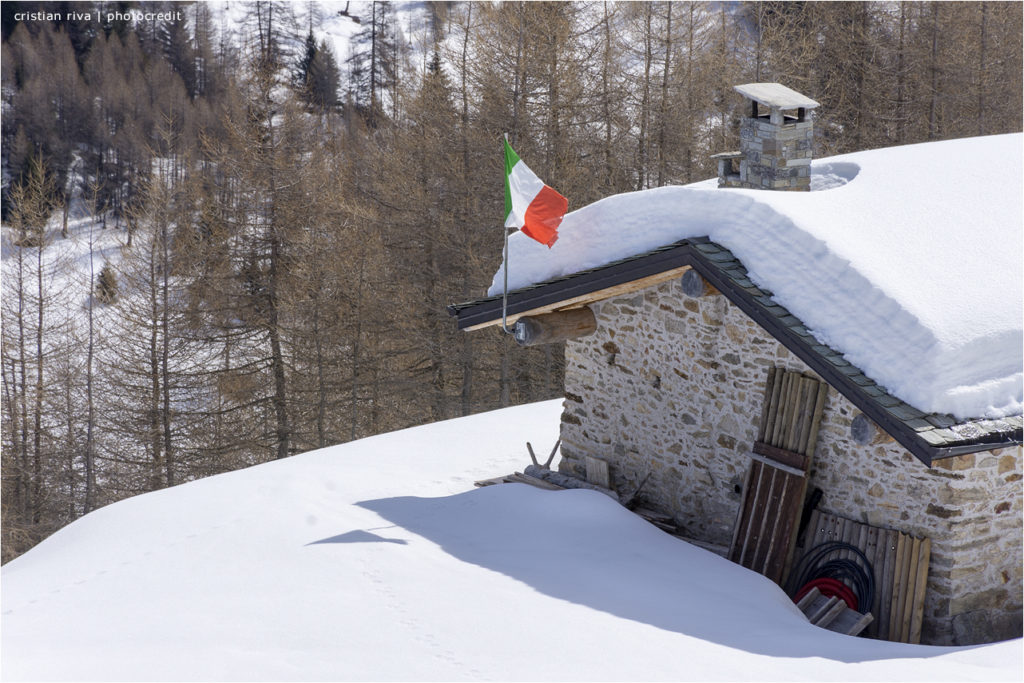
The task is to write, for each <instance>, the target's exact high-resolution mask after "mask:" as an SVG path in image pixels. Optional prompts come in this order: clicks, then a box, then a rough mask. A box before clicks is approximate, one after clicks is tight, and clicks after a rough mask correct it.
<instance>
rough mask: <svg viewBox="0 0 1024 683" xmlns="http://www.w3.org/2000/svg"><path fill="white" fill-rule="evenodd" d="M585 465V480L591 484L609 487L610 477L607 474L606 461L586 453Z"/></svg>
mask: <svg viewBox="0 0 1024 683" xmlns="http://www.w3.org/2000/svg"><path fill="white" fill-rule="evenodd" d="M586 465H587V481H589V482H590V483H591V484H597V485H598V486H603V487H605V488H606V489H609V488H611V486H612V484H611V477H610V476H609V474H608V461H607V460H601V459H600V458H595V457H593V456H590V455H588V456H587V457H586Z"/></svg>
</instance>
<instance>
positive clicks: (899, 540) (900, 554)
mask: <svg viewBox="0 0 1024 683" xmlns="http://www.w3.org/2000/svg"><path fill="white" fill-rule="evenodd" d="M804 538H805V540H804V546H803V550H802V552H801V558H802V557H803V556H804V555H807V554H808V553H811V552H813V551H814V549H815V548H816V547H817V546H819V545H820V544H822V543H827V542H829V541H842V542H844V543H848V544H850V545H851V546H853V547H855V548H858V549H859V550H860V551H861V552H863V553H864V555H865V557H866V558H867V559H868V561H869V562H870V563H871V568H872V573H873V575H874V580H875V596H874V600H872V604H871V605H870V606H867V605H862V606H860V608H861V610H865V609H867V610H868V611H869V612H870V614H872V615H873V617H874V618H873V619H870V620H864V622H863V623H856V620H854V622H851V624H850V626H851V628H853V627H854V626H855V625H857V626H859V628H861V629H864V628H866V629H867V630H866V635H868V636H872V637H875V638H878V639H881V640H891V641H894V642H901V643H920V642H921V625H922V622H923V620H924V600H925V594H926V588H927V583H928V564H929V559H930V557H931V541H930V540H929V539H928V538H915V537H913V536H910V535H908V534H904V533H901V532H899V531H895V530H893V529H883V528H879V527H873V526H870V525H868V524H863V523H860V522H855V521H853V520H850V519H846V518H843V517H840V516H838V515H832V514H828V513H825V512H821V511H819V510H815V511H814V512H813V513H812V514H811V517H810V521H809V523H808V529H807V531H806V533H805V536H804ZM854 557H856V554H855V553H854V552H853V551H850V550H843V551H839V552H836V553H834V554H830V555H828V556H827V557H826V558H825V559H826V560H831V559H841V558H845V559H849V558H854ZM794 579H795V577H794ZM788 588H789V590H790V591H791V592H792V591H796V590H798V589H799V588H800V587H799V586H794V585H792V584H790V585H789V586H788ZM836 619H837V621H840V620H842V621H841V622H840V623H841V624H843V625H844V626H843V627H844V628H845V624H846V623H847V621H849V620H850V619H851V617H849V616H843V615H840V616H837V617H836ZM837 630H838V629H837ZM858 632H859V631H858Z"/></svg>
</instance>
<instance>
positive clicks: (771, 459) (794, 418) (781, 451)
mask: <svg viewBox="0 0 1024 683" xmlns="http://www.w3.org/2000/svg"><path fill="white" fill-rule="evenodd" d="M827 393H828V385H827V384H825V383H824V382H822V381H821V380H818V379H816V378H814V377H809V376H807V375H804V374H802V373H799V372H791V371H788V370H785V369H783V368H770V369H769V371H768V381H767V383H766V384H765V393H764V403H763V404H762V406H761V419H760V423H759V425H758V435H757V441H756V442H755V443H754V445H753V447H752V449H751V451H752V452H751V453H750V454H749V455H750V458H751V463H750V470H749V471H748V472H747V479H746V484H745V486H744V492H743V502H742V504H741V505H740V510H739V513H738V515H737V519H736V526H735V528H734V530H733V541H732V545H731V547H730V550H729V559H730V560H732V561H733V562H736V563H737V564H740V565H743V566H744V567H747V568H748V569H753V570H754V571H756V572H758V573H760V574H763V575H765V576H767V577H768V578H770V579H771V580H773V581H775V582H776V583H778V584H781V583H782V581H783V579H784V578H785V575H786V572H787V571H788V570H789V564H790V562H791V561H792V556H793V549H794V545H795V543H796V534H797V530H798V526H799V523H800V513H801V509H802V506H803V501H804V494H805V493H806V491H807V472H808V470H809V469H810V466H811V460H812V458H813V456H814V447H815V445H816V444H817V440H818V429H819V427H820V425H821V413H822V410H823V408H824V405H825V397H826V395H827Z"/></svg>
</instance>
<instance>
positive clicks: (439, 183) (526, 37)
mask: <svg viewBox="0 0 1024 683" xmlns="http://www.w3.org/2000/svg"><path fill="white" fill-rule="evenodd" d="M230 4H232V5H234V6H235V8H236V9H235V10H234V13H233V14H231V15H230V18H227V15H226V14H225V9H224V6H225V3H221V4H216V3H202V2H184V3H172V2H87V3H68V2H5V3H4V4H3V6H2V12H3V17H2V18H3V54H2V83H0V85H2V89H0V95H2V107H3V110H2V112H3V118H2V124H3V125H2V150H3V153H2V162H3V206H2V208H3V226H4V227H3V259H4V260H3V304H2V309H3V310H2V314H3V319H2V330H3V338H2V373H3V374H2V390H3V393H2V397H0V403H2V475H3V478H2V491H0V494H2V507H3V509H2V520H3V521H2V549H3V561H5V562H6V561H8V560H9V559H11V558H13V557H16V556H17V555H18V554H20V553H22V552H24V551H25V550H27V549H28V548H30V547H32V546H33V545H35V544H36V543H38V542H39V541H40V540H42V539H43V538H45V537H46V536H47V535H49V534H50V533H52V532H54V531H55V530H57V529H59V528H61V527H62V526H64V525H66V524H68V523H69V522H71V521H73V520H74V519H76V518H77V517H80V516H81V515H83V514H85V513H87V512H89V511H91V510H94V509H96V508H98V507H101V506H103V505H106V504H108V503H110V502H113V501H116V500H119V499H122V498H124V497H127V496H131V495H135V494H138V493H142V492H147V491H153V490H157V489H160V488H163V487H167V486H173V485H175V484H179V483H182V482H185V481H189V480H193V479H196V478H199V477H204V476H209V475H212V474H216V473H219V472H225V471H229V470H233V469H237V468H240V467H245V466H249V465H252V464H256V463H260V462H265V461H268V460H271V459H274V458H282V457H287V456H290V455H292V454H295V453H300V452H302V451H305V450H309V449H313V448H319V447H322V446H327V445H331V444H335V443H339V442H343V441H348V440H351V439H357V438H362V437H365V436H369V435H372V434H377V433H380V432H383V431H389V430H393V429H398V428H402V427H407V426H411V425H415V424H421V423H424V422H431V421H436V420H442V419H446V418H451V417H456V416H460V415H467V414H470V413H474V412H479V411H483V410H490V409H493V408H497V407H502V406H508V405H512V404H517V403H523V402H530V401H536V400H540V399H547V398H553V397H557V396H559V395H560V393H561V386H562V365H563V359H562V352H561V348H560V347H558V346H545V347H541V348H529V349H526V348H519V347H517V346H516V345H515V343H514V342H512V341H511V340H510V339H509V338H508V336H506V335H503V334H502V333H501V332H499V331H497V330H495V329H490V330H485V331H481V332H476V333H472V334H465V333H460V332H458V331H457V330H456V329H455V325H454V323H453V322H452V321H451V319H450V318H449V317H448V314H447V312H446V310H445V306H446V305H447V304H449V303H452V302H455V301H463V300H468V299H472V298H475V297H478V296H481V295H482V294H483V293H484V291H485V290H486V288H487V287H488V285H489V284H490V282H491V278H492V275H493V274H494V272H495V270H496V269H497V267H498V266H499V264H500V257H501V245H502V240H503V228H502V222H503V216H504V205H503V201H504V195H503V191H502V188H503V166H502V143H501V140H502V135H503V134H505V133H507V134H508V136H509V140H510V141H511V143H512V145H513V146H514V147H515V149H516V151H517V152H518V153H519V155H520V156H521V157H522V159H523V160H524V161H525V162H526V163H527V164H529V165H530V167H531V168H532V169H533V170H534V171H535V172H536V173H537V174H538V175H539V176H540V177H541V178H543V179H544V181H545V182H547V183H548V184H550V185H551V186H553V187H554V188H556V189H557V190H558V191H559V192H561V193H562V194H564V195H565V196H567V197H568V198H569V202H570V209H575V208H579V207H581V206H584V205H586V204H588V203H590V202H593V201H595V200H597V199H600V198H602V197H606V196H608V195H612V194H616V193H620V192H626V191H632V190H642V189H646V188H651V187H657V186H661V185H667V184H685V183H688V182H692V181H697V180H702V179H704V178H707V177H711V176H713V175H715V168H714V166H713V163H712V162H711V161H710V159H709V156H710V155H712V154H715V153H717V152H722V151H727V150H730V149H734V148H735V147H736V146H737V140H736V136H737V132H738V131H737V129H738V120H739V117H740V116H743V115H744V114H745V112H744V111H742V98H741V97H739V96H738V95H737V94H736V93H735V92H734V91H733V89H732V87H733V86H734V85H736V84H740V83H748V82H755V81H778V82H781V83H783V84H785V85H787V86H789V87H791V88H793V89H795V90H797V91H799V92H801V93H804V94H806V95H808V96H809V97H812V98H814V99H816V100H817V101H819V102H820V103H821V106H820V108H818V109H817V110H815V121H816V122H815V132H816V138H815V149H814V154H815V157H816V158H820V157H824V156H829V155H833V154H839V153H844V152H851V151H857V150H863V149H870V148H878V147H886V146H892V145H900V144H907V143H914V142H922V141H927V140H938V139H947V138H958V137H967V136H974V135H986V134H995V133H1004V132H1010V131H1019V130H1021V127H1022V120H1021V111H1022V90H1024V86H1022V80H1021V79H1022V76H1021V74H1022V70H1024V69H1022V58H1021V55H1022V43H1021V38H1022V30H1021V25H1022V11H1021V8H1022V5H1021V3H1019V2H878V3H875V2H806V3H804V2H604V1H593V2H531V3H521V2H502V3H496V2H495V3H492V2H426V3H389V2H370V1H365V2H307V3H288V2H274V1H252V2H245V3H237V2H236V3H230ZM239 6H240V7H242V8H243V9H244V12H238V11H237V8H238V7H239ZM72 10H74V12H72ZM132 10H139V11H141V10H144V11H145V12H146V13H150V14H156V13H160V12H164V13H167V14H168V15H174V17H175V18H174V19H173V20H155V19H144V18H143V19H140V18H139V17H138V16H133V15H132ZM87 11H91V12H93V13H94V14H93V16H91V17H90V18H89V19H87V20H86V19H82V18H80V15H81V14H84V13H87ZM29 13H31V16H29V17H27V18H26V15H27V14H29ZM339 16H340V17H342V18H343V19H345V20H347V21H350V22H351V28H352V31H353V34H352V39H351V41H350V43H349V44H348V48H347V51H346V53H345V54H339V53H338V51H337V49H336V47H335V45H332V44H331V42H330V41H328V40H326V39H325V38H324V37H323V34H322V32H321V30H320V27H321V25H322V24H323V23H324V22H326V20H327V18H331V19H332V20H337V18H338V17H339ZM412 16H415V19H416V20H415V21H413V20H412V19H410V17H412ZM19 17H20V18H19ZM403 17H404V19H403ZM917 171H918V172H927V169H917ZM998 172H999V171H998V169H993V173H998ZM410 455H412V456H415V454H410ZM225 504H226V505H230V501H225Z"/></svg>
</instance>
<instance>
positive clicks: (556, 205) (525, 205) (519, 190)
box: [505, 140, 569, 249]
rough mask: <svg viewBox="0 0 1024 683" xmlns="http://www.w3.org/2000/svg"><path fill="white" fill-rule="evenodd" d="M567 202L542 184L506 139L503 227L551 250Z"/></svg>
mask: <svg viewBox="0 0 1024 683" xmlns="http://www.w3.org/2000/svg"><path fill="white" fill-rule="evenodd" d="M568 210H569V200H567V199H566V198H565V197H563V196H562V195H560V194H558V193H557V192H555V191H554V190H552V189H551V188H550V187H549V186H547V185H545V184H544V183H543V182H542V181H541V179H540V178H538V177H537V174H536V173H534V172H533V171H531V170H530V168H529V167H528V166H527V165H526V164H524V163H523V161H522V159H520V158H519V155H518V154H516V153H515V150H513V149H512V147H511V146H510V145H509V144H508V140H505V227H506V228H519V229H520V230H522V231H523V232H524V233H525V234H526V235H527V236H529V237H532V238H533V239H535V240H537V241H538V242H540V243H541V244H546V245H547V246H548V248H549V249H550V248H551V246H552V245H553V244H554V243H555V241H556V240H557V239H558V226H559V224H560V223H561V222H562V217H563V216H565V214H566V212H567V211H568Z"/></svg>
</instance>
